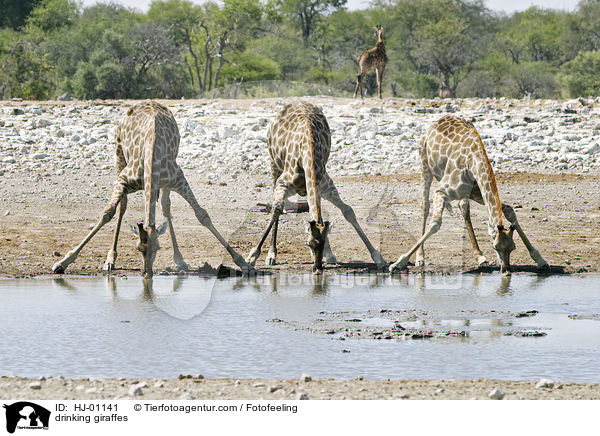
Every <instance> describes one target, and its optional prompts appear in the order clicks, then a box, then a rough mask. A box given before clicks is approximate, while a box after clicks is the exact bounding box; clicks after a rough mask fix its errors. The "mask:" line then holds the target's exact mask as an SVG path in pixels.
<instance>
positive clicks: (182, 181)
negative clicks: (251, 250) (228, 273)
mask: <svg viewBox="0 0 600 436" xmlns="http://www.w3.org/2000/svg"><path fill="white" fill-rule="evenodd" d="M177 172H178V175H177V176H176V178H175V180H177V182H176V183H175V186H172V187H171V189H172V190H173V191H175V192H176V193H178V194H179V195H181V196H182V197H183V199H184V200H185V201H187V202H188V203H189V205H190V206H191V207H192V209H193V210H194V213H195V214H196V218H197V219H198V221H199V222H200V224H202V225H203V226H204V227H206V228H207V229H208V230H210V232H211V233H212V234H213V235H214V236H215V238H217V240H218V241H219V242H220V243H221V245H223V247H225V249H226V250H227V252H228V253H229V255H230V256H231V258H232V259H233V262H234V263H235V264H236V265H237V266H238V267H240V268H241V269H242V271H244V272H249V271H250V270H251V269H252V268H251V266H250V265H248V264H247V263H246V261H245V260H244V258H243V257H242V256H241V255H239V254H238V253H236V251H235V250H234V249H233V248H231V246H230V245H229V244H228V243H227V241H226V240H225V238H223V236H221V234H220V233H219V232H218V231H217V229H216V228H215V226H214V225H213V223H212V221H211V219H210V216H208V213H207V212H206V211H205V210H204V209H202V208H201V207H200V205H199V204H198V201H196V197H195V196H194V193H193V192H192V189H191V188H190V185H189V183H188V181H187V180H186V178H185V176H184V174H183V171H182V170H181V168H179V167H178V168H177Z"/></svg>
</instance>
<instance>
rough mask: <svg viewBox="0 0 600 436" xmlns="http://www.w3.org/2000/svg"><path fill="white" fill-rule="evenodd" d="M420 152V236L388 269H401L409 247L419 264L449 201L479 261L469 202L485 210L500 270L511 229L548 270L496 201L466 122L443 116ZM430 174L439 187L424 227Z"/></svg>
mask: <svg viewBox="0 0 600 436" xmlns="http://www.w3.org/2000/svg"><path fill="white" fill-rule="evenodd" d="M420 156H421V176H422V183H423V197H422V202H421V211H422V215H423V217H422V225H421V238H420V239H419V240H418V241H417V243H416V244H415V245H414V246H413V247H412V248H411V249H410V250H409V251H408V252H406V253H405V254H404V255H402V256H401V257H400V258H399V259H398V260H397V261H396V262H395V263H393V264H391V265H390V273H393V272H394V271H399V270H402V269H404V268H406V266H407V265H408V261H409V259H410V257H411V256H412V255H413V253H415V251H416V252H417V255H416V262H415V264H416V265H417V266H422V265H424V264H425V253H424V250H423V245H424V244H425V241H426V240H427V239H428V238H429V237H430V236H431V235H433V234H434V233H436V232H437V231H438V230H439V229H440V227H441V225H442V215H443V212H444V209H449V207H450V203H451V202H452V201H455V200H458V201H459V207H460V210H461V213H462V215H463V218H464V220H465V224H466V228H467V232H468V234H469V238H470V240H471V244H472V246H473V253H474V255H475V257H476V259H477V261H478V263H479V264H480V265H482V264H485V263H487V260H486V259H485V257H484V256H483V253H482V252H481V249H480V248H479V245H478V243H477V239H476V238H475V232H474V230H473V225H472V224H471V213H470V203H469V201H470V200H473V201H475V202H477V203H480V204H483V205H485V207H486V209H487V214H488V231H489V234H490V236H491V237H492V246H493V248H494V250H495V251H496V254H497V256H498V261H499V263H500V271H501V272H502V273H504V274H510V254H511V252H512V251H513V250H514V249H515V244H514V240H513V233H514V231H515V230H516V231H517V233H518V234H519V236H520V237H521V240H522V241H523V243H524V244H525V246H526V247H527V250H528V251H529V254H530V256H531V258H532V259H533V260H534V261H535V262H536V263H537V265H538V267H539V268H542V269H548V268H549V266H548V263H547V262H546V261H545V260H544V258H543V257H542V256H541V255H540V253H539V251H537V250H536V249H535V248H534V247H533V246H532V245H531V242H530V241H529V239H528V238H527V236H526V235H525V232H524V231H523V229H522V228H521V226H520V225H519V222H518V220H517V216H516V214H515V211H514V209H513V208H512V207H511V206H509V205H507V204H502V203H501V202H500V195H499V193H498V187H497V185H496V179H495V177H494V171H493V169H492V165H491V163H490V161H489V159H488V156H487V153H486V151H485V148H484V146H483V142H482V141H481V137H480V136H479V133H477V130H476V129H475V126H473V124H472V123H470V122H469V121H466V120H464V119H462V118H460V117H457V116H454V115H444V116H443V117H441V118H440V119H439V120H438V121H436V122H435V123H434V124H433V125H432V126H431V127H430V128H429V129H428V130H427V132H426V133H425V134H424V135H423V137H422V138H421V146H420ZM433 178H435V179H436V180H437V181H438V182H439V187H438V188H437V190H436V191H435V195H434V198H433V213H432V219H433V221H432V223H431V225H430V227H429V229H427V217H428V215H429V208H430V204H429V190H430V187H431V183H432V181H433ZM502 216H504V217H506V219H507V220H508V221H509V222H510V223H511V225H510V227H509V228H508V229H506V228H505V227H504V224H503V220H502Z"/></svg>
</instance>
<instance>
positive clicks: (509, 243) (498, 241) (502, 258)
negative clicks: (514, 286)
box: [494, 224, 515, 275]
mask: <svg viewBox="0 0 600 436" xmlns="http://www.w3.org/2000/svg"><path fill="white" fill-rule="evenodd" d="M514 231H515V226H513V225H511V226H510V228H509V229H508V230H506V229H505V228H504V226H503V225H501V224H499V225H498V228H497V230H496V236H495V237H494V250H496V254H497V255H498V261H499V262H500V272H501V273H502V274H504V275H509V274H510V253H512V251H513V250H514V249H515V242H514V241H513V233H514Z"/></svg>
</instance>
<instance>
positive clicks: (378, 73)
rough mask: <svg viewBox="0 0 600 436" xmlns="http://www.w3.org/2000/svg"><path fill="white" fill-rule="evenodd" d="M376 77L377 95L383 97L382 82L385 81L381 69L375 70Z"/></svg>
mask: <svg viewBox="0 0 600 436" xmlns="http://www.w3.org/2000/svg"><path fill="white" fill-rule="evenodd" d="M375 76H376V77H377V95H378V96H379V98H382V97H381V81H382V79H383V71H382V70H381V69H380V68H375Z"/></svg>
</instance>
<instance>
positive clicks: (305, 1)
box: [274, 0, 347, 46]
mask: <svg viewBox="0 0 600 436" xmlns="http://www.w3.org/2000/svg"><path fill="white" fill-rule="evenodd" d="M346 2H347V0H274V4H275V6H276V7H277V8H278V9H279V10H280V11H281V13H282V14H283V15H285V16H288V17H290V18H291V19H292V20H294V21H295V22H296V23H298V24H299V25H300V29H301V31H302V40H303V41H304V46H308V45H309V41H310V37H311V36H312V34H313V32H314V30H315V28H316V26H317V24H318V22H319V20H320V19H321V18H322V16H323V15H324V14H326V13H328V12H333V11H335V10H338V9H340V8H343V7H344V6H345V5H346Z"/></svg>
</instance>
